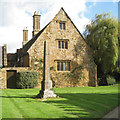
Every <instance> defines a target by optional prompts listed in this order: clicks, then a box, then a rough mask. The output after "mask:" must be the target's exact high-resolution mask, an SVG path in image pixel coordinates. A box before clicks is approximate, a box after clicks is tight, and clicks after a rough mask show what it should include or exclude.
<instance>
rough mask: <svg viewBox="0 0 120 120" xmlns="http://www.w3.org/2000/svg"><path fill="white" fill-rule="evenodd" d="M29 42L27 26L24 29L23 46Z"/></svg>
mask: <svg viewBox="0 0 120 120" xmlns="http://www.w3.org/2000/svg"><path fill="white" fill-rule="evenodd" d="M27 42H28V29H27V27H26V28H24V30H23V42H22V46H24V45H25V44H26V43H27Z"/></svg>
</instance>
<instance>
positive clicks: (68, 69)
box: [67, 62, 70, 71]
mask: <svg viewBox="0 0 120 120" xmlns="http://www.w3.org/2000/svg"><path fill="white" fill-rule="evenodd" d="M67 71H70V62H67Z"/></svg>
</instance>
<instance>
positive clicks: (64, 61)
mask: <svg viewBox="0 0 120 120" xmlns="http://www.w3.org/2000/svg"><path fill="white" fill-rule="evenodd" d="M54 62H56V71H57V72H70V70H71V60H54ZM58 62H59V63H60V66H59V67H60V68H59V69H61V62H62V63H63V70H58V68H57V67H58V66H57V63H58ZM64 63H66V64H65V68H64ZM68 63H69V64H68ZM67 65H69V68H67V67H68V66H67ZM64 69H69V70H64Z"/></svg>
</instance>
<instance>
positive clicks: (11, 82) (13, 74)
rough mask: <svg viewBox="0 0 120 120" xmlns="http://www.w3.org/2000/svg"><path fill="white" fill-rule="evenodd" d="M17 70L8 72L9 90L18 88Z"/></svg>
mask: <svg viewBox="0 0 120 120" xmlns="http://www.w3.org/2000/svg"><path fill="white" fill-rule="evenodd" d="M16 73H17V71H16V70H7V88H11V89H15V88H16Z"/></svg>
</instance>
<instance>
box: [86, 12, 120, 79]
mask: <svg viewBox="0 0 120 120" xmlns="http://www.w3.org/2000/svg"><path fill="white" fill-rule="evenodd" d="M84 37H85V40H86V42H87V43H88V44H89V45H90V47H91V48H92V49H93V57H94V60H95V63H96V64H97V66H98V77H99V76H101V75H106V74H112V73H113V72H114V71H116V69H117V67H118V53H119V51H118V20H117V19H115V18H113V17H111V15H110V13H103V14H100V15H96V16H95V19H94V20H92V21H91V24H88V25H87V26H86V28H85V31H84Z"/></svg>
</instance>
